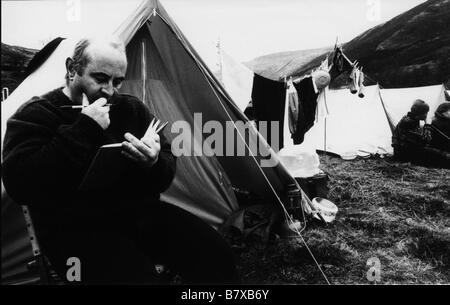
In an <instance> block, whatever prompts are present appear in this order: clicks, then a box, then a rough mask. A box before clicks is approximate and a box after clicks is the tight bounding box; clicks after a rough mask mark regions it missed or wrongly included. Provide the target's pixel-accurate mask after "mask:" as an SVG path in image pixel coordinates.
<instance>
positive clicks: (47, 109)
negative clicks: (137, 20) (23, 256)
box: [2, 88, 175, 225]
mask: <svg viewBox="0 0 450 305" xmlns="http://www.w3.org/2000/svg"><path fill="white" fill-rule="evenodd" d="M110 102H111V103H112V104H113V106H111V109H110V121H111V123H110V126H109V127H108V128H107V129H106V130H103V129H102V128H101V127H100V125H98V124H97V122H95V121H94V120H93V119H91V118H90V117H88V116H87V115H84V114H82V113H81V112H80V110H79V109H68V108H61V107H60V106H63V105H71V104H73V102H72V101H70V99H68V98H67V97H66V96H65V95H64V93H63V92H62V89H61V88H59V89H56V90H54V91H51V92H49V93H47V94H45V95H43V96H42V97H35V98H33V99H31V100H30V101H28V102H27V103H26V104H24V105H23V106H22V107H21V108H20V109H19V110H18V111H17V112H16V113H15V114H14V115H13V116H12V117H11V118H10V119H9V120H8V123H7V130H6V135H5V140H4V148H3V164H2V169H3V170H2V175H3V182H4V185H5V189H6V191H7V193H8V194H9V195H10V196H11V197H12V198H13V199H14V200H15V201H16V202H17V203H19V204H25V205H28V206H29V207H30V209H31V210H32V214H34V216H36V218H38V222H39V223H45V224H47V225H48V224H51V223H53V224H59V223H65V224H69V223H71V222H73V223H75V224H77V225H82V224H83V222H84V221H87V222H88V221H96V220H98V219H99V218H100V219H107V218H111V217H112V218H114V217H115V216H118V215H120V216H122V217H123V216H124V215H126V213H127V212H128V211H131V210H139V206H141V205H148V204H151V203H152V202H155V201H158V200H159V196H160V193H161V192H162V191H164V190H165V189H167V188H168V187H169V185H170V183H171V182H172V179H173V177H174V173H175V158H174V156H173V155H172V153H171V149H170V144H169V143H168V142H167V140H166V138H165V137H164V136H163V135H162V134H161V133H160V136H161V152H160V154H159V159H158V162H157V163H156V164H155V165H154V166H152V167H148V168H140V167H138V166H137V165H136V163H134V162H133V161H129V160H128V159H126V160H125V161H124V162H127V163H129V164H128V165H127V170H126V171H125V173H124V175H123V176H122V177H121V180H120V181H118V182H117V184H116V185H111V187H110V188H109V189H107V190H103V191H89V192H80V191H78V190H77V188H78V186H79V184H80V182H81V180H82V178H83V177H84V175H85V173H86V170H87V168H88V166H89V164H90V163H91V161H92V160H93V157H94V156H95V154H96V152H97V150H98V148H99V147H100V146H101V145H104V144H110V143H118V142H122V141H124V134H125V133H126V132H130V133H131V134H133V135H134V136H136V137H137V138H141V137H142V136H143V135H144V133H145V131H146V130H147V127H148V126H149V123H150V121H151V120H152V118H153V117H154V116H153V115H152V114H150V112H149V110H148V109H147V107H146V106H145V105H144V104H143V103H142V102H140V101H139V100H138V99H137V98H135V97H133V96H129V95H122V94H116V95H115V96H114V97H113V98H112V99H111V100H110ZM124 158H125V157H124Z"/></svg>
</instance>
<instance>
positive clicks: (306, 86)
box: [292, 76, 319, 144]
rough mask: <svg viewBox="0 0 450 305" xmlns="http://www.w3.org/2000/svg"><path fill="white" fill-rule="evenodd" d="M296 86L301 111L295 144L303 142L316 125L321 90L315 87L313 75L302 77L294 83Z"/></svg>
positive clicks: (294, 136)
mask: <svg viewBox="0 0 450 305" xmlns="http://www.w3.org/2000/svg"><path fill="white" fill-rule="evenodd" d="M294 86H295V89H296V90H297V94H298V101H299V113H298V120H297V126H296V130H295V133H294V134H292V139H293V140H294V144H301V143H302V142H303V140H304V137H305V133H306V132H307V131H308V130H309V129H310V128H311V127H312V126H313V125H314V120H315V115H316V107H317V97H318V96H319V90H317V88H315V85H314V84H313V78H312V77H311V76H309V77H306V78H304V79H302V80H301V81H300V82H299V83H298V84H295V83H294Z"/></svg>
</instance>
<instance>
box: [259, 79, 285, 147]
mask: <svg viewBox="0 0 450 305" xmlns="http://www.w3.org/2000/svg"><path fill="white" fill-rule="evenodd" d="M285 97H286V88H285V84H284V82H277V81H274V80H270V79H267V78H265V77H262V76H260V75H258V74H255V76H254V77H253V87H252V103H253V114H254V116H255V119H256V120H257V121H266V122H268V123H267V127H268V128H267V132H266V133H267V134H266V135H264V134H263V136H264V137H265V138H266V140H267V143H268V144H269V145H270V146H272V148H273V149H274V150H275V151H276V152H277V151H278V148H279V149H281V148H282V147H283V123H284V108H285ZM274 122H277V123H278V126H279V130H278V139H272V136H271V132H270V131H271V127H272V126H275V124H274ZM273 140H278V145H279V147H276V145H275V146H273V145H272V144H274V143H272V142H273Z"/></svg>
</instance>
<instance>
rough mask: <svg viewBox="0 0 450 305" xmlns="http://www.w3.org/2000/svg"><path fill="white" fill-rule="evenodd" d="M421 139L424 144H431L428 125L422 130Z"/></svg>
mask: <svg viewBox="0 0 450 305" xmlns="http://www.w3.org/2000/svg"><path fill="white" fill-rule="evenodd" d="M423 138H424V140H425V141H426V142H431V138H432V136H431V126H430V125H428V124H427V125H425V126H424V128H423Z"/></svg>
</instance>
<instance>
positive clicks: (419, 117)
mask: <svg viewBox="0 0 450 305" xmlns="http://www.w3.org/2000/svg"><path fill="white" fill-rule="evenodd" d="M427 115H428V112H425V113H422V114H420V115H418V116H417V119H418V120H420V121H425V120H426V119H427Z"/></svg>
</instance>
